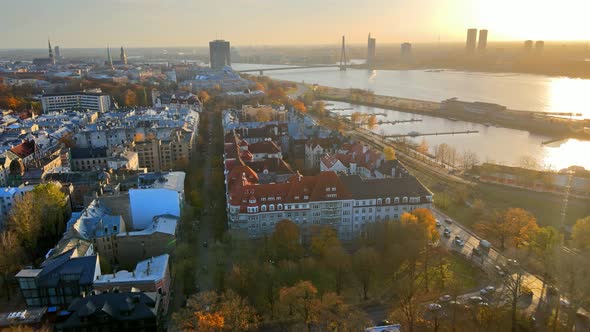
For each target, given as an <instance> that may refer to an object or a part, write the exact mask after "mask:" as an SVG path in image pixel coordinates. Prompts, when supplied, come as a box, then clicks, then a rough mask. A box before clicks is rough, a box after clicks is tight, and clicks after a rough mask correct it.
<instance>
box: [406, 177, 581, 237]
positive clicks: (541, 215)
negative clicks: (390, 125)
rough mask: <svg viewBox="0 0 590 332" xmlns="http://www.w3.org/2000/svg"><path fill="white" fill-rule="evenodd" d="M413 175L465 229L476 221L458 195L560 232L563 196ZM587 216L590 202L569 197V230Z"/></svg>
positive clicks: (567, 221)
mask: <svg viewBox="0 0 590 332" xmlns="http://www.w3.org/2000/svg"><path fill="white" fill-rule="evenodd" d="M411 171H412V173H413V174H414V175H415V176H416V177H417V178H418V179H419V180H420V181H421V182H422V183H423V184H424V185H425V186H426V187H428V188H429V189H430V190H431V191H432V192H434V200H435V202H440V203H443V202H444V204H437V206H438V207H440V208H441V210H443V211H444V212H445V213H447V214H448V215H449V216H451V217H452V218H454V219H456V220H458V221H459V222H461V223H462V224H464V225H466V226H473V224H475V223H477V222H478V221H479V220H478V219H477V218H476V217H475V216H474V213H473V209H471V207H469V206H468V205H466V204H463V203H459V202H457V201H456V200H455V199H454V198H455V197H456V196H458V195H457V193H458V192H461V191H463V192H467V193H468V196H469V197H470V200H474V199H481V200H482V201H483V202H484V203H485V206H486V208H487V209H491V210H493V209H507V208H522V209H525V210H527V211H530V212H531V213H532V214H533V215H534V216H535V217H536V218H537V222H538V224H539V225H540V226H554V227H556V228H559V225H560V222H561V209H562V205H563V196H561V195H555V194H551V193H540V192H534V191H529V190H524V189H518V188H512V187H507V186H501V185H496V184H489V183H477V184H476V185H475V186H473V187H469V186H467V185H463V184H457V183H451V182H449V181H446V180H443V179H440V178H439V177H436V176H433V175H431V174H426V173H424V172H421V171H419V170H416V169H412V170H411ZM587 216H590V200H589V199H580V198H574V197H570V199H569V203H568V209H567V215H566V220H565V224H566V225H568V226H572V225H573V224H575V222H576V220H578V219H581V218H584V217H587Z"/></svg>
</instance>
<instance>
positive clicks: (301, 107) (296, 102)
mask: <svg viewBox="0 0 590 332" xmlns="http://www.w3.org/2000/svg"><path fill="white" fill-rule="evenodd" d="M291 104H292V106H293V109H295V110H296V111H297V112H300V113H306V112H307V108H305V104H304V103H303V102H302V101H299V100H293V101H292V103H291Z"/></svg>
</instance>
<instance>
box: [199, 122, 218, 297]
mask: <svg viewBox="0 0 590 332" xmlns="http://www.w3.org/2000/svg"><path fill="white" fill-rule="evenodd" d="M218 121H219V119H218V117H217V116H216V115H215V114H213V113H211V114H210V116H209V122H208V128H207V129H206V130H207V134H208V137H209V139H208V140H207V149H206V152H205V154H204V156H203V157H204V162H203V165H202V166H203V179H204V181H203V187H202V188H201V197H202V199H203V211H202V215H201V217H200V220H199V244H200V246H201V248H200V249H199V255H198V256H197V257H195V258H196V259H197V267H198V272H197V284H198V286H199V288H200V290H201V291H207V290H213V289H214V288H215V285H214V280H213V278H214V275H215V268H216V266H215V265H214V262H215V260H214V258H215V257H213V256H214V250H213V247H214V246H215V240H214V236H213V235H214V232H213V223H214V222H215V221H214V218H213V216H212V215H211V214H210V213H209V212H210V211H212V204H214V202H212V201H211V195H207V194H206V193H207V192H208V188H210V186H211V156H213V155H214V154H215V153H218V152H217V151H215V144H213V141H214V140H213V135H216V134H217V131H216V130H215V125H216V124H217V122H218ZM203 134H204V133H203ZM205 243H207V246H206V247H205Z"/></svg>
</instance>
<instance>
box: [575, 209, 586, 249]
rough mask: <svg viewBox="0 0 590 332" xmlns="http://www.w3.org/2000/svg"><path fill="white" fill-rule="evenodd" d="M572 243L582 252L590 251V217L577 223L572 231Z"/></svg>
mask: <svg viewBox="0 0 590 332" xmlns="http://www.w3.org/2000/svg"><path fill="white" fill-rule="evenodd" d="M572 242H573V245H574V247H576V248H578V249H580V250H590V216H589V217H586V218H584V219H580V220H578V221H576V223H575V225H574V227H573V229H572Z"/></svg>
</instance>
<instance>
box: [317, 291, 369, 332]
mask: <svg viewBox="0 0 590 332" xmlns="http://www.w3.org/2000/svg"><path fill="white" fill-rule="evenodd" d="M319 311H320V320H321V322H320V323H321V325H322V326H324V327H326V328H327V330H328V331H364V330H365V328H366V327H367V326H368V324H369V323H370V320H369V319H368V317H367V314H366V313H364V312H363V311H361V310H359V309H357V308H356V307H354V306H352V305H350V304H347V303H345V302H344V300H343V299H342V297H341V296H339V295H337V294H334V293H331V292H330V293H326V294H324V295H323V296H322V300H321V304H320V310H319Z"/></svg>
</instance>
